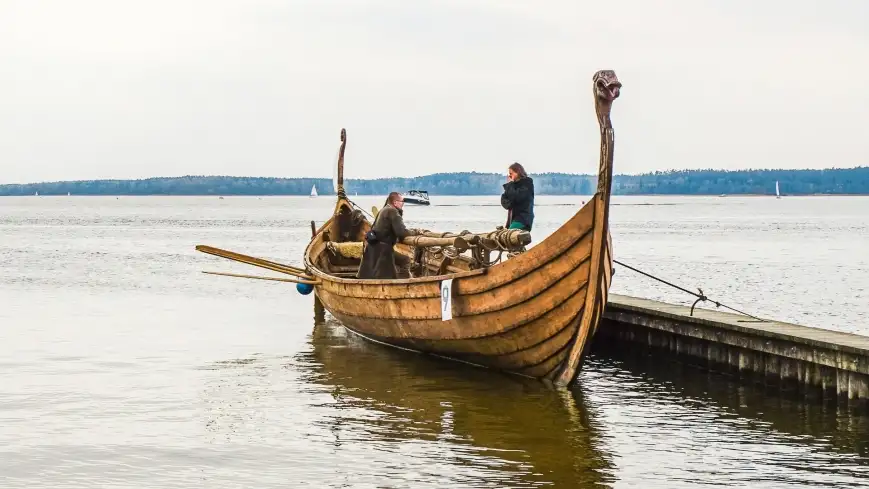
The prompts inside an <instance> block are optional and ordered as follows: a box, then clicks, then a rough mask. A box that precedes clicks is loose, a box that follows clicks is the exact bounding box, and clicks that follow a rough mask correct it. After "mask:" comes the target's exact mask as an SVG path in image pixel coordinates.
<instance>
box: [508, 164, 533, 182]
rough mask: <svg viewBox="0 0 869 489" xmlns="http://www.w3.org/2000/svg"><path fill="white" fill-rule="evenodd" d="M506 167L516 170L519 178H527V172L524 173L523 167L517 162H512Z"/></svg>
mask: <svg viewBox="0 0 869 489" xmlns="http://www.w3.org/2000/svg"><path fill="white" fill-rule="evenodd" d="M508 168H510V169H511V170H513V171H514V172H516V173H517V174H518V175H519V178H528V174H527V173H525V168H524V167H523V166H522V165H520V164H519V163H518V162H516V163H513V164H512V165H510V166H509V167H508Z"/></svg>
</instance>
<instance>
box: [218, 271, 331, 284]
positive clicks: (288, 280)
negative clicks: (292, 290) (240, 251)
mask: <svg viewBox="0 0 869 489" xmlns="http://www.w3.org/2000/svg"><path fill="white" fill-rule="evenodd" d="M202 273H207V274H209V275H223V276H224V277H239V278H253V279H257V280H274V281H275V282H290V283H292V284H308V285H320V283H321V282H320V281H319V280H301V279H292V278H281V277H263V276H260V275H240V274H238V273H223V272H206V271H203V272H202Z"/></svg>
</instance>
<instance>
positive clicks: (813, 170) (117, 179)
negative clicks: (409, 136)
mask: <svg viewBox="0 0 869 489" xmlns="http://www.w3.org/2000/svg"><path fill="white" fill-rule="evenodd" d="M864 168H865V169H869V166H862V165H861V166H853V167H828V168H742V169H738V170H727V169H715V168H688V169H668V170H651V171H648V172H644V173H633V174H632V173H619V174H615V175H613V177H643V176H658V175H660V174H673V173H687V172H718V173H745V172H805V171H812V172H823V171H839V170H860V169H864ZM528 173H529V175H530V176H547V175H567V176H573V177H590V178H597V175H594V174H590V173H568V172H528ZM438 175H501V174H500V173H496V172H478V171H463V172H436V173H428V174H425V175H416V176H392V177H371V178H346V179H345V180H346V181H348V182H349V181H357V182H365V181H376V180H393V179H401V180H413V179H416V178H426V177H433V176H438ZM171 178H251V179H269V180H326V181H331V180H332V177H276V176H251V175H193V174H187V175H180V176H151V177H140V178H88V179H78V180H43V181H38V182H28V183H0V187H5V186H10V185H48V184H58V183H79V182H100V181H118V182H124V181H144V180H161V179H171Z"/></svg>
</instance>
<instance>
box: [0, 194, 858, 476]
mask: <svg viewBox="0 0 869 489" xmlns="http://www.w3.org/2000/svg"><path fill="white" fill-rule="evenodd" d="M354 200H356V201H357V202H358V203H359V204H360V205H361V206H362V207H364V208H366V209H369V208H370V207H371V206H372V205H374V204H379V203H380V202H381V201H382V199H381V198H373V197H354ZM433 200H434V202H435V203H436V204H438V205H435V206H432V207H430V208H422V207H410V206H408V207H407V208H406V211H405V219H406V221H407V223H408V225H409V226H412V227H426V228H429V229H443V230H461V229H471V230H486V229H491V228H492V227H493V226H495V225H497V224H500V223H502V221H503V219H504V212H503V211H502V210H501V209H500V207H498V206H497V197H472V198H444V197H437V196H436V197H434V198H433ZM582 200H584V198H582V197H540V198H538V208H537V210H536V212H537V220H536V222H535V230H534V233H533V234H534V237H535V242H539V241H540V240H542V239H543V238H544V237H545V236H546V235H548V234H549V233H551V232H552V231H554V230H555V229H556V228H557V226H558V225H559V224H560V223H561V222H563V221H564V220H565V219H566V218H567V217H568V216H570V215H571V214H572V213H573V212H575V211H576V209H577V207H578V205H579V204H580V203H581V201H582ZM333 204H334V200H333V199H332V198H331V197H320V198H318V199H310V198H307V197H300V198H292V197H263V198H257V197H226V198H225V199H223V200H218V199H217V198H216V197H180V198H179V197H121V198H119V199H115V198H114V197H40V198H35V197H26V198H2V199H0V487H3V488H19V487H21V488H23V487H27V488H58V487H150V488H169V487H209V488H228V487H257V488H271V487H282V488H283V487H336V488H337V487H371V488H374V487H450V488H453V487H579V488H588V487H613V488H620V487H654V488H682V487H712V486H722V485H726V486H733V487H757V488H778V487H798V486H803V487H843V488H844V487H857V486H860V485H861V484H866V483H867V481H869V417H867V416H866V414H865V413H855V412H849V411H846V410H842V409H837V408H834V407H831V406H823V405H806V404H801V403H798V402H791V401H787V400H782V399H779V398H777V397H774V396H768V395H765V393H764V392H763V391H762V390H761V389H758V388H752V387H744V386H740V385H738V384H735V383H733V382H731V381H730V380H728V379H727V378H726V377H723V376H719V375H715V374H707V373H704V372H701V371H697V370H694V369H691V368H687V367H681V366H679V365H675V364H670V363H667V362H662V361H661V360H660V359H657V360H652V359H649V358H640V357H637V356H635V355H630V354H625V355H622V356H615V357H614V356H612V355H609V354H607V355H604V354H595V355H593V356H592V357H591V358H590V360H589V363H588V364H587V365H586V367H585V369H584V370H583V373H582V374H581V376H580V381H579V384H578V385H577V386H576V388H574V389H573V390H572V391H552V390H548V389H546V388H545V387H543V386H542V385H541V384H539V383H536V382H533V381H525V380H518V379H515V378H512V377H507V376H503V375H499V374H495V373H491V372H488V371H484V370H480V369H475V368H471V367H466V366H464V365H456V364H452V363H450V362H446V361H436V360H432V359H428V358H426V357H423V356H420V355H415V354H412V353H407V352H402V351H397V350H393V349H389V348H386V347H383V346H380V345H372V344H369V343H365V342H363V341H360V340H359V339H357V338H355V337H353V336H348V333H346V331H345V330H344V329H343V328H342V327H341V325H340V324H338V323H336V322H335V321H334V320H333V319H332V318H331V316H329V315H328V314H327V315H326V316H325V317H324V318H315V315H314V310H313V306H312V300H313V299H312V296H300V295H299V294H297V293H296V291H295V288H294V287H293V286H292V285H291V284H283V283H275V282H264V281H250V280H242V279H235V278H227V277H216V276H210V275H204V274H201V273H199V272H200V271H201V270H214V271H228V272H236V273H251V274H261V272H260V271H259V270H257V269H253V268H251V267H247V266H245V265H242V264H235V263H232V262H229V261H226V260H221V259H219V258H215V257H212V256H209V255H204V254H201V253H197V252H195V251H194V249H193V248H194V246H195V245H196V244H209V245H212V246H217V247H221V248H228V249H231V250H234V251H239V252H242V253H247V254H252V255H256V256H261V257H267V258H271V259H274V260H276V261H284V262H291V263H299V262H300V258H301V254H302V251H303V249H304V246H305V244H306V243H307V240H308V238H309V237H310V220H312V219H314V220H316V221H317V223H318V224H320V223H322V222H323V220H324V219H325V218H326V217H327V216H328V215H329V213H330V211H331V208H332V205H333ZM614 204H615V205H614V207H613V210H612V223H613V231H612V234H613V244H614V248H615V256H616V258H617V259H618V260H621V261H624V262H626V263H628V264H630V265H633V266H635V267H637V268H640V269H642V270H645V271H648V272H650V273H653V274H656V275H659V276H661V277H662V278H666V279H668V280H670V281H673V282H676V283H678V284H680V285H683V286H686V288H692V289H693V288H696V287H697V286H700V287H702V288H703V290H704V291H705V292H706V293H707V294H708V295H709V296H710V297H713V298H715V299H717V300H721V301H722V302H724V303H726V304H729V305H732V306H734V307H736V308H738V309H742V310H745V311H746V312H749V313H752V314H756V315H759V316H764V317H768V318H773V319H779V320H785V321H791V322H796V323H800V324H805V325H809V326H816V327H822V328H830V329H836V330H841V331H849V332H854V333H858V334H869V321H867V319H869V306H867V304H869V294H867V289H869V251H867V250H869V198H859V197H853V198H851V197H829V198H827V197H806V198H797V197H786V198H783V199H781V200H776V199H774V198H761V197H745V198H742V197H727V198H718V197H696V198H694V197H618V198H615V200H614ZM263 272H265V273H262V274H267V273H268V272H267V271H263ZM613 291H614V292H618V293H625V294H630V295H637V296H642V297H649V298H656V299H661V300H667V301H670V302H679V303H684V304H690V302H691V299H692V298H691V297H690V296H687V295H686V294H684V293H682V292H678V291H675V290H672V289H668V288H667V287H665V286H663V285H661V284H657V283H655V282H653V281H651V280H649V279H647V278H644V277H642V276H639V275H636V274H635V273H633V272H631V271H630V270H627V269H625V268H624V267H617V271H616V275H615V278H614V282H613Z"/></svg>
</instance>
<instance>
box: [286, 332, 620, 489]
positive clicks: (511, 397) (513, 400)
mask: <svg viewBox="0 0 869 489" xmlns="http://www.w3.org/2000/svg"><path fill="white" fill-rule="evenodd" d="M311 342H312V348H311V350H310V351H308V352H305V353H302V354H300V355H301V356H304V357H307V358H297V359H296V363H297V364H300V363H305V364H307V365H308V366H309V367H310V372H309V376H308V380H309V381H310V382H312V383H315V384H319V385H323V386H328V388H329V391H330V392H331V395H332V397H333V399H334V401H335V404H334V405H332V406H331V407H332V408H333V409H335V410H336V411H338V412H341V413H344V414H343V415H338V416H336V417H334V418H333V419H331V420H329V421H326V422H328V423H331V426H330V427H329V429H330V430H331V432H332V434H333V436H334V437H335V438H334V444H335V445H336V446H340V445H341V444H342V443H350V442H352V443H360V442H366V443H371V444H372V446H383V445H384V444H389V443H394V444H402V443H406V444H408V446H410V445H414V444H417V443H420V442H426V443H429V444H431V443H434V444H435V446H437V447H438V451H439V452H438V453H439V455H438V457H444V459H451V460H453V463H461V464H474V463H480V464H485V465H486V466H487V467H486V468H487V469H488V470H490V471H491V470H492V469H493V465H496V466H497V467H498V469H499V470H500V471H506V472H508V473H507V474H504V475H505V476H506V480H509V481H510V482H509V484H508V485H509V486H511V487H532V486H533V487H537V486H541V485H542V486H555V487H577V488H586V487H608V486H609V485H610V484H611V483H612V482H613V481H614V477H613V476H612V473H613V471H614V465H613V463H612V460H611V456H610V455H609V454H607V453H606V452H605V451H604V449H603V447H602V445H603V442H602V440H601V435H600V429H599V427H598V425H597V424H596V421H595V415H594V409H593V407H592V406H590V403H589V401H588V400H587V399H586V398H585V397H584V396H583V394H582V390H581V389H574V390H573V391H567V390H552V389H548V388H546V387H545V386H544V385H543V384H542V383H540V382H539V381H536V380H527V379H522V378H518V377H514V376H507V375H500V374H497V373H494V372H492V371H488V370H483V369H477V368H473V367H469V366H466V365H462V364H456V363H454V362H448V361H443V360H438V359H432V358H429V357H426V356H424V355H420V354H416V353H412V352H405V351H401V350H397V349H393V348H389V347H386V346H380V345H376V344H371V343H370V342H367V341H365V340H363V339H361V338H358V337H357V336H355V335H353V333H350V332H347V331H346V330H345V329H344V328H343V327H342V326H341V325H340V324H339V323H337V322H334V320H332V319H331V316H328V319H326V320H320V321H317V324H316V326H315V328H314V331H313V334H312V338H311ZM427 453H429V452H427ZM469 453H470V454H474V455H475V456H470V457H469V456H461V457H459V456H456V455H457V454H463V455H464V454H469ZM427 456H431V454H429V455H427ZM498 479H499V480H503V479H501V477H499V478H498ZM487 482H491V480H488V479H487V480H480V481H477V483H479V484H483V485H487ZM497 485H498V486H499V487H503V486H504V485H503V484H502V483H501V482H499V483H498V484H497Z"/></svg>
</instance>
